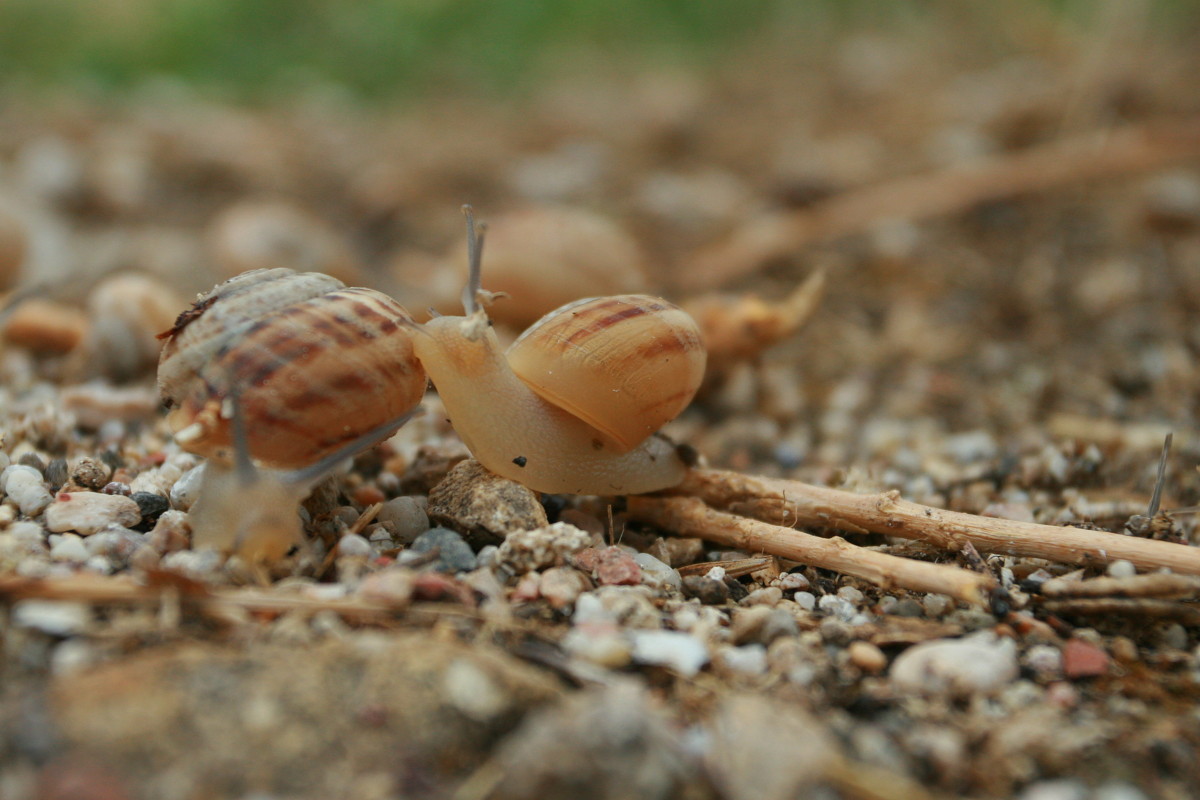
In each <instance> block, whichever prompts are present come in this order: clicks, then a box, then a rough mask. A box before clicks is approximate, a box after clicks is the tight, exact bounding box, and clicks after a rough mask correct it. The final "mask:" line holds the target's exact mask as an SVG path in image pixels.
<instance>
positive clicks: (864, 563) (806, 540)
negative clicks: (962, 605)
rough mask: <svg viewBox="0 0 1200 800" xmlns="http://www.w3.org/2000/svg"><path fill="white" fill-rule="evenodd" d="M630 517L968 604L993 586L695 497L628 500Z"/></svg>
mask: <svg viewBox="0 0 1200 800" xmlns="http://www.w3.org/2000/svg"><path fill="white" fill-rule="evenodd" d="M629 514H630V516H632V517H633V518H634V519H636V520H639V521H641V522H647V523H650V524H653V525H657V526H659V527H662V528H665V529H666V530H670V531H673V532H675V533H678V534H679V535H681V536H696V537H699V538H701V539H704V540H706V541H710V542H716V543H717V544H722V545H726V546H728V547H735V548H737V549H739V550H746V551H749V552H763V553H770V554H771V555H776V556H780V557H781V558H789V559H791V560H793V561H801V562H803V563H805V564H810V565H812V566H816V567H822V568H824V569H831V570H835V571H837V572H841V573H844V574H846V575H854V576H856V577H859V578H862V579H864V580H867V581H870V582H871V583H873V584H875V585H877V586H882V587H884V588H892V587H903V588H905V589H912V590H915V591H919V592H938V593H940V594H947V595H950V596H951V597H954V598H957V599H959V600H964V601H966V602H968V603H974V604H976V605H984V604H986V602H987V599H988V594H989V592H990V591H991V590H992V589H993V588H994V587H995V586H996V582H995V580H994V579H992V577H991V576H990V575H980V574H978V573H975V572H968V571H966V570H963V569H959V568H957V567H950V566H944V565H940V564H930V563H928V562H925V561H914V560H911V559H907V558H897V557H896V556H889V555H887V554H886V553H878V552H875V551H872V550H866V549H864V548H861V547H857V546H855V545H852V544H850V543H849V542H847V541H845V540H844V539H840V538H833V539H823V538H821V537H820V536H813V535H812V534H809V533H804V532H802V531H796V530H792V529H790V528H781V527H779V526H778V525H770V524H768V523H765V522H759V521H757V520H753V519H746V518H745V517H739V516H736V515H734V514H727V513H724V512H721V511H714V510H713V509H711V508H709V507H708V506H706V505H705V504H704V503H703V502H702V501H701V500H698V499H696V498H694V497H631V498H629Z"/></svg>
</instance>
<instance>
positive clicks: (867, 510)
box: [673, 470, 1200, 575]
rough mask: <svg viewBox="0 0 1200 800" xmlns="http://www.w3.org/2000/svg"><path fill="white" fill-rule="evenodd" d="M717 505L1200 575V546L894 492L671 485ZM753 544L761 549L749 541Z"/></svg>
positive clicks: (946, 544)
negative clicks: (956, 507) (983, 513)
mask: <svg viewBox="0 0 1200 800" xmlns="http://www.w3.org/2000/svg"><path fill="white" fill-rule="evenodd" d="M673 491H674V492H677V493H679V494H685V495H692V496H695V497H699V498H701V499H703V501H704V502H706V503H708V504H709V505H711V506H715V507H718V508H727V509H729V510H731V511H734V512H736V513H739V514H745V515H747V516H750V517H754V518H755V519H760V520H764V521H767V522H772V523H775V524H777V525H786V526H788V527H793V526H797V525H809V526H820V527H825V528H834V529H836V530H842V531H850V532H853V533H881V534H885V535H887V536H897V537H900V538H903V539H921V540H923V541H926V542H930V543H932V544H934V545H936V546H938V547H941V548H942V549H944V550H946V551H949V552H957V551H958V550H959V549H960V548H961V546H962V544H963V543H965V542H970V543H971V544H973V545H975V547H976V549H978V550H980V551H981V552H985V553H999V554H1001V555H1010V556H1026V557H1030V558H1045V559H1049V560H1051V561H1059V562H1062V563H1066V564H1080V565H1084V566H1090V565H1096V566H1100V565H1104V564H1108V563H1110V562H1112V561H1118V560H1126V561H1130V562H1132V563H1133V564H1134V565H1136V566H1137V567H1139V568H1141V569H1161V568H1164V567H1165V568H1167V569H1170V570H1172V571H1174V572H1178V573H1182V574H1187V575H1200V548H1195V547H1189V546H1187V545H1182V544H1175V543H1172V542H1160V541H1155V540H1153V539H1139V538H1136V537H1133V536H1123V535H1121V534H1117V533H1107V532H1105V531H1087V530H1082V529H1079V528H1066V527H1059V526H1057V525H1040V524H1037V523H1034V522H1017V521H1015V520H1008V519H996V518H993V517H980V516H976V515H974V514H964V513H961V512H958V511H945V510H943V509H940V508H932V507H930V506H923V505H919V504H917V503H911V502H909V501H907V500H902V499H900V496H899V493H897V492H882V493H879V494H854V493H853V492H845V491H841V490H840V489H829V488H827V487H824V486H813V485H812V484H807V483H801V482H800V481H789V480H781V479H777V478H762V477H756V476H753V475H742V474H739V473H736V472H725V471H721V470H692V472H691V474H690V475H689V476H688V479H687V480H686V481H684V483H683V484H682V485H681V486H680V487H678V488H677V489H675V490H673ZM751 549H758V548H754V547H752V548H751Z"/></svg>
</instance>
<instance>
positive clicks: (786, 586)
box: [779, 572, 809, 592]
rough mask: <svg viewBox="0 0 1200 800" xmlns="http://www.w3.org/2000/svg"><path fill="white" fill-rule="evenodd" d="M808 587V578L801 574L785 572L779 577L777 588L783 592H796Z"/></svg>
mask: <svg viewBox="0 0 1200 800" xmlns="http://www.w3.org/2000/svg"><path fill="white" fill-rule="evenodd" d="M808 587H809V583H808V578H806V577H804V573H802V572H787V573H784V574H783V575H780V576H779V588H780V589H783V590H784V591H785V592H792V591H798V590H800V589H807V588H808Z"/></svg>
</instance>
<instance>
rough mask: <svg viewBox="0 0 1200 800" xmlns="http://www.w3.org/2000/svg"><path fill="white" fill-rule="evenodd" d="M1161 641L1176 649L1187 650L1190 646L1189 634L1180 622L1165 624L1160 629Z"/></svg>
mask: <svg viewBox="0 0 1200 800" xmlns="http://www.w3.org/2000/svg"><path fill="white" fill-rule="evenodd" d="M1158 634H1159V641H1160V642H1162V644H1163V645H1165V646H1166V647H1170V648H1172V649H1175V650H1186V649H1187V646H1188V634H1187V629H1185V628H1184V627H1183V626H1182V625H1180V624H1179V623H1178V622H1171V623H1168V624H1166V625H1163V626H1162V627H1161V628H1160V629H1159V631H1158Z"/></svg>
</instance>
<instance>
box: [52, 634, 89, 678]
mask: <svg viewBox="0 0 1200 800" xmlns="http://www.w3.org/2000/svg"><path fill="white" fill-rule="evenodd" d="M98 660H99V659H98V657H97V655H96V647H95V645H93V644H92V643H91V642H89V641H88V640H87V639H67V640H66V641H65V642H62V643H60V644H59V645H58V647H56V648H54V655H53V656H51V658H50V671H51V672H52V673H54V675H55V677H60V678H61V677H63V676H64V675H72V674H74V673H77V672H81V671H82V670H83V669H84V668H86V667H90V666H92V665H93V664H95V663H96V662H97V661H98Z"/></svg>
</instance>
